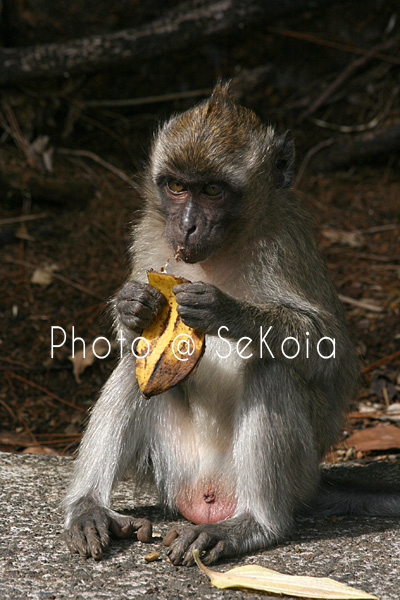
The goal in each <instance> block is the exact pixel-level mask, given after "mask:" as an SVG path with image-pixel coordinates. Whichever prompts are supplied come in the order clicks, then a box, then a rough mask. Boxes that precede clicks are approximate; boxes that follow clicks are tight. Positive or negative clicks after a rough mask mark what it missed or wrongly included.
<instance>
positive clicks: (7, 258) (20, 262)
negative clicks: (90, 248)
mask: <svg viewBox="0 0 400 600" xmlns="http://www.w3.org/2000/svg"><path fill="white" fill-rule="evenodd" d="M3 259H4V261H5V262H8V263H11V264H14V265H19V266H22V267H27V268H28V269H36V268H37V265H34V264H32V263H28V262H26V261H24V260H17V259H15V258H11V256H4V257H3ZM51 276H52V277H53V278H54V279H59V280H60V281H62V282H63V283H66V284H67V285H69V286H71V287H73V288H75V289H76V290H79V291H80V292H83V293H84V294H87V295H88V296H93V298H97V300H101V301H102V302H106V300H105V298H104V297H103V296H99V295H98V294H95V293H94V292H92V291H90V290H88V289H87V288H85V287H84V286H83V285H80V284H79V283H75V282H74V281H71V280H70V279H68V278H67V277H64V276H63V275H58V273H54V272H53V273H52V274H51Z"/></svg>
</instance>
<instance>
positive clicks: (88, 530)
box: [85, 523, 103, 560]
mask: <svg viewBox="0 0 400 600" xmlns="http://www.w3.org/2000/svg"><path fill="white" fill-rule="evenodd" d="M85 536H86V541H87V548H88V549H89V551H90V554H91V555H92V557H93V558H94V559H95V560H100V559H101V558H102V557H103V548H102V545H101V541H100V537H99V533H98V531H97V529H96V527H95V524H94V523H88V524H87V525H86V526H85Z"/></svg>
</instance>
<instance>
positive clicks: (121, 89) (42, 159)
mask: <svg viewBox="0 0 400 600" xmlns="http://www.w3.org/2000/svg"><path fill="white" fill-rule="evenodd" d="M371 4H372V5H373V6H374V7H375V9H374V11H366V14H365V15H363V16H362V17H361V16H360V15H359V14H357V13H358V11H357V10H355V9H353V10H352V9H351V4H349V5H348V13H347V14H346V23H343V22H342V20H341V19H340V16H339V15H338V9H337V10H336V9H334V8H332V9H330V11H328V13H326V12H325V13H323V12H318V11H316V12H314V13H311V14H309V13H307V14H304V15H302V17H301V19H296V20H294V19H293V20H292V21H291V20H290V19H289V20H286V21H285V22H282V23H274V27H275V29H276V30H280V31H276V30H275V31H267V30H266V28H258V29H257V28H255V29H254V30H246V31H243V32H240V34H238V36H236V37H233V36H232V35H231V36H227V37H226V38H224V39H219V40H210V41H208V42H207V43H205V44H204V46H203V47H201V48H195V49H192V50H190V51H188V52H187V53H182V54H181V55H180V56H176V57H175V59H174V60H175V62H172V63H171V58H170V57H167V58H165V59H161V60H160V61H158V62H157V64H156V63H154V64H152V63H148V64H143V65H139V66H135V68H134V69H133V68H132V69H131V70H129V69H125V70H124V71H121V72H118V73H108V74H97V75H90V76H74V77H71V78H69V79H68V80H54V81H50V82H49V81H39V82H32V83H30V84H25V85H24V86H19V87H13V88H6V89H5V90H3V100H2V108H1V120H0V199H1V200H0V201H1V212H0V252H1V259H2V260H1V263H0V319H1V326H0V354H1V359H0V381H1V388H0V449H1V450H7V451H16V452H22V451H25V452H26V451H35V452H48V453H62V454H68V453H71V452H73V451H74V450H75V449H76V447H77V444H78V442H79V439H80V435H81V432H82V429H83V426H84V424H85V423H86V420H87V414H88V409H89V408H90V406H91V405H92V403H93V402H94V401H95V399H96V397H97V396H98V392H99V389H100V388H101V386H102V384H103V383H104V382H105V380H106V379H107V377H108V375H109V374H110V372H111V370H112V369H113V367H114V365H115V362H116V359H117V353H116V351H113V353H112V355H111V356H110V358H108V359H105V360H96V361H94V363H93V364H92V365H91V366H88V368H86V370H85V371H84V372H82V373H81V375H80V382H78V381H77V378H76V377H75V376H74V373H73V365H72V362H71V361H70V360H69V358H68V357H69V355H70V354H71V333H72V326H74V327H75V336H79V337H82V338H84V339H85V340H86V341H87V342H88V343H89V342H91V340H93V339H95V338H97V337H98V336H107V337H110V336H111V319H110V317H109V314H108V312H109V311H108V304H107V301H108V299H109V298H110V297H111V296H112V295H113V294H114V293H115V292H116V290H117V289H118V288H119V287H120V286H121V285H122V284H123V282H124V280H125V278H126V276H127V274H128V269H129V260H128V254H127V248H128V246H129V241H130V235H131V233H130V229H131V224H132V223H133V222H136V220H137V219H138V218H139V216H140V209H141V206H142V201H141V199H140V183H138V181H139V180H135V175H136V173H138V172H140V169H141V168H142V165H143V161H144V160H145V156H146V149H147V147H148V144H149V141H150V138H151V134H152V131H154V129H155V128H156V126H157V123H158V122H159V120H160V119H163V118H164V117H165V116H166V115H168V114H171V113H173V112H176V111H179V110H183V109H185V108H187V107H189V106H191V105H192V104H193V103H194V102H196V101H198V100H201V99H202V98H203V97H204V95H202V94H201V93H199V95H198V97H194V98H192V99H186V98H180V97H179V94H182V95H184V94H185V93H186V92H187V91H190V90H204V89H206V90H207V89H211V87H212V84H213V82H214V81H215V80H216V78H217V77H218V76H222V77H233V78H238V77H239V80H240V77H242V83H243V77H244V75H245V74H246V72H247V71H248V70H250V71H251V70H252V69H255V68H256V67H260V66H263V67H265V68H268V69H269V71H268V74H267V76H266V77H263V78H261V79H259V80H257V81H256V83H255V84H254V85H247V87H246V85H243V89H242V92H243V93H242V94H241V100H242V102H243V103H245V104H246V105H247V106H250V107H251V108H253V109H255V110H256V112H258V114H260V115H261V117H262V118H263V119H264V120H266V121H269V122H272V123H275V124H276V126H277V128H278V129H279V130H282V131H284V130H285V129H286V128H288V127H290V128H291V129H292V131H293V133H294V136H295V139H296V143H297V155H298V161H297V162H298V173H299V176H298V178H297V180H296V185H295V192H296V193H297V194H298V195H299V196H300V197H301V199H302V200H303V202H304V203H305V204H306V205H307V206H308V208H309V209H310V210H311V212H312V213H313V215H314V216H315V219H316V235H317V236H318V239H319V241H320V247H321V250H322V252H323V254H324V256H325V258H326V261H327V264H328V267H329V270H330V273H331V275H332V278H333V280H334V282H335V285H336V287H337V289H338V292H339V293H340V294H341V296H342V297H343V301H344V308H345V311H346V317H347V322H348V326H349V330H350V332H351V336H352V338H353V340H354V343H355V345H356V347H357V351H358V355H359V358H360V365H361V367H362V368H363V371H364V379H363V384H362V389H361V390H360V394H359V397H358V398H356V399H355V400H354V404H353V406H352V407H351V409H352V410H351V413H350V416H349V419H348V421H347V423H346V429H345V432H344V438H343V441H342V442H341V443H340V444H339V445H338V446H337V448H336V449H335V450H333V451H332V453H331V455H330V456H329V457H328V459H329V460H339V461H342V460H352V459H355V458H356V459H358V460H398V459H399V457H400V428H399V427H398V426H397V425H398V423H399V421H400V404H398V403H400V352H399V348H400V327H399V323H400V180H399V175H398V174H399V167H400V160H399V156H398V154H396V153H394V152H392V153H381V154H380V155H379V156H374V157H372V158H371V160H369V161H368V162H365V161H364V162H363V163H361V164H358V163H357V162H352V163H351V164H349V165H347V166H346V167H344V168H342V169H341V170H332V171H328V170H324V171H321V170H318V169H317V168H316V167H315V166H313V158H311V159H310V160H308V157H309V154H308V153H309V151H310V149H314V151H315V155H317V154H318V145H319V144H321V142H326V143H329V140H330V138H333V139H334V140H335V141H336V140H338V139H340V140H346V139H351V138H352V137H354V136H355V135H357V134H358V133H359V132H360V131H362V130H363V127H364V126H365V129H366V130H371V131H373V130H374V129H376V128H379V127H381V126H382V125H383V124H387V123H389V124H390V123H392V122H393V123H395V122H398V121H399V119H400V102H399V94H398V90H399V88H398V81H399V73H400V65H399V64H396V62H395V61H394V62H393V61H392V62H391V61H390V60H388V59H385V58H380V59H376V58H371V59H370V60H368V61H367V62H366V64H365V65H364V66H362V67H361V68H359V69H356V70H355V71H354V73H353V74H352V75H351V76H350V77H349V78H348V79H347V80H346V81H345V82H344V83H343V85H341V86H339V87H338V88H337V90H336V91H335V92H334V93H332V95H331V96H330V97H329V99H328V101H327V102H326V103H325V104H323V105H322V106H321V107H320V108H319V109H318V110H317V111H316V112H315V113H314V114H313V115H311V116H309V117H307V118H306V119H304V120H303V121H302V122H300V121H299V117H300V115H301V114H302V112H303V111H304V109H305V108H306V107H307V106H310V105H311V103H312V102H313V101H314V100H315V99H316V98H318V97H319V96H320V95H321V93H322V92H323V91H324V90H326V88H327V86H328V85H329V84H330V83H332V81H334V80H335V78H337V77H338V76H339V75H340V74H341V73H343V71H344V70H345V69H346V68H347V66H348V65H349V63H351V62H352V61H354V60H355V59H356V58H357V57H359V56H360V55H359V54H357V52H355V51H354V49H353V50H351V51H349V50H348V49H347V50H343V49H338V48H335V47H331V46H330V45H329V44H328V45H326V44H324V42H326V41H332V40H334V41H335V42H339V41H340V43H342V44H347V45H348V46H350V45H352V48H353V46H357V47H358V48H362V49H370V48H372V47H373V46H374V45H376V44H377V43H379V42H381V41H382V39H383V38H384V39H387V38H388V37H390V36H394V35H395V34H396V31H397V35H398V29H399V26H398V24H397V23H396V24H395V27H394V30H393V27H392V29H391V30H390V31H389V33H385V31H387V30H388V29H387V28H388V26H389V24H390V19H391V17H392V15H393V14H394V12H393V4H396V3H388V4H387V6H384V7H382V6H381V3H378V2H377V3H371ZM396 28H397V29H396ZM285 31H286V33H284V32H285ZM288 31H289V33H288ZM290 31H291V32H292V34H290ZM293 32H295V33H297V34H302V35H303V36H304V34H305V33H307V34H308V35H311V36H312V38H313V41H310V40H306V39H299V36H297V37H294V36H293ZM300 37H301V35H300ZM398 52H399V45H398V44H397V46H396V45H394V46H393V48H392V49H391V50H388V51H387V55H388V56H389V57H390V56H392V57H393V56H399V54H398ZM167 93H178V96H177V97H176V99H174V100H170V101H159V102H156V103H153V102H150V101H146V100H144V101H143V103H141V104H138V105H137V106H125V107H117V106H112V104H111V103H110V105H108V106H106V107H104V106H96V105H94V104H93V101H94V100H98V99H118V98H138V97H148V96H163V95H164V94H167ZM91 103H92V104H91ZM374 120H375V121H374ZM343 128H344V129H343ZM322 151H323V149H322V150H321V152H322ZM88 153H89V154H88ZM99 158H100V159H102V160H103V161H106V163H104V162H103V163H101V161H100V162H99V160H98V159H99ZM49 165H51V169H50V170H49V169H48V167H49ZM111 169H112V170H111ZM131 176H133V180H134V181H136V184H135V185H136V186H138V189H137V190H135V189H134V188H133V187H132V186H131V185H130V183H129V178H130V177H131ZM20 217H23V219H22V221H21V222H18V219H19V218H20ZM31 217H35V218H34V219H32V220H30V218H31ZM49 265H50V266H49ZM46 266H47V268H48V269H49V271H50V275H49V280H48V282H47V283H46V282H45V281H43V279H40V277H41V275H43V268H46ZM154 266H155V267H156V268H157V267H159V266H160V265H154ZM49 271H48V272H49ZM33 277H34V278H33ZM37 278H39V279H37ZM35 281H38V282H37V283H35ZM51 326H59V327H62V328H63V329H64V330H65V331H66V332H67V334H68V337H67V342H66V344H65V346H64V347H63V348H60V349H59V350H57V351H56V352H55V357H54V358H53V359H51V358H50V331H51ZM58 339H59V338H57V340H58ZM365 432H367V433H365ZM354 433H357V434H358V435H361V438H359V439H357V438H352V442H351V440H350V442H349V441H348V440H349V439H350V438H349V436H350V435H351V434H354Z"/></svg>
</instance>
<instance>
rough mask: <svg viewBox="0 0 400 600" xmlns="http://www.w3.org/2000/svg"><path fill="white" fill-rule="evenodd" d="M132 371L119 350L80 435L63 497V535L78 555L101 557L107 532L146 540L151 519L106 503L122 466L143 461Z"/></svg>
mask: <svg viewBox="0 0 400 600" xmlns="http://www.w3.org/2000/svg"><path fill="white" fill-rule="evenodd" d="M148 407H149V403H148V402H144V400H143V398H142V397H141V395H140V392H139V390H138V388H137V384H136V381H135V376H134V361H133V359H132V357H131V356H130V355H127V356H125V357H124V358H123V359H122V360H121V361H120V363H119V365H118V366H117V368H116V369H115V370H114V372H113V373H112V375H111V377H110V378H109V380H108V381H107V383H106V385H105V386H104V388H103V390H102V393H101V395H100V398H99V400H98V401H97V403H96V405H95V407H94V409H93V412H92V415H91V418H90V421H89V425H88V428H87V430H86V432H85V435H84V437H83V440H82V443H81V447H80V450H79V456H78V459H77V461H76V465H75V469H74V474H73V478H72V482H71V485H70V488H69V490H68V493H67V496H66V499H65V501H64V506H65V509H66V510H65V512H66V520H65V530H66V533H65V538H66V542H67V545H68V547H69V549H70V550H71V551H73V552H79V554H81V555H82V556H93V558H95V559H100V558H101V557H102V553H103V550H104V549H105V548H106V547H107V545H108V543H109V532H110V531H111V532H112V533H114V534H115V535H117V536H119V537H127V536H129V535H133V534H134V533H135V532H136V533H137V537H138V539H139V540H140V541H150V540H151V524H150V523H149V522H148V521H145V520H143V519H135V518H134V517H131V516H126V515H119V514H118V513H116V512H114V511H112V510H111V509H110V508H109V503H110V496H111V491H112V489H113V487H114V485H115V483H116V482H117V481H118V480H119V479H121V477H123V475H124V474H125V472H126V471H127V469H128V467H130V468H133V471H135V467H136V470H137V468H138V467H137V465H138V463H140V462H144V459H143V456H146V452H147V451H148V440H147V428H146V427H145V426H144V425H143V424H144V423H146V419H148V418H149V417H148V415H147V414H146V411H148V410H149V408H148Z"/></svg>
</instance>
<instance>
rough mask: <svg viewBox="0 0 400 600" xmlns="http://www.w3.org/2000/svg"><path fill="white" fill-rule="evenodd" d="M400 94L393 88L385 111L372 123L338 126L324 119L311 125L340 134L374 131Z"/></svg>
mask: <svg viewBox="0 0 400 600" xmlns="http://www.w3.org/2000/svg"><path fill="white" fill-rule="evenodd" d="M398 93H399V88H398V86H396V87H395V88H393V90H392V93H391V94H390V98H389V100H388V101H387V103H386V106H385V107H384V109H383V110H382V111H381V112H380V113H379V114H378V115H376V117H374V118H373V119H371V121H369V122H368V123H363V124H362V125H336V124H335V123H328V122H327V121H323V120H322V119H310V121H311V123H314V125H317V126H318V127H323V128H324V129H332V130H334V131H340V133H362V132H363V131H368V130H370V129H374V128H375V127H376V126H377V125H378V124H379V123H380V122H381V121H382V120H383V119H384V118H385V117H386V115H387V114H388V112H389V110H390V107H391V106H392V102H393V98H394V97H395V96H397V95H398Z"/></svg>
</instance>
